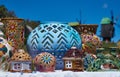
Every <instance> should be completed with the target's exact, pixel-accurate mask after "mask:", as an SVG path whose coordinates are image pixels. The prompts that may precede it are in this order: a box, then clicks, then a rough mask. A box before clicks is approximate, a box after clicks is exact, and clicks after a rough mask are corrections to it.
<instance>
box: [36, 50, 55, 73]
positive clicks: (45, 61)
mask: <svg viewBox="0 0 120 77" xmlns="http://www.w3.org/2000/svg"><path fill="white" fill-rule="evenodd" d="M34 63H35V66H36V70H37V71H40V72H53V71H54V70H55V65H56V58H55V57H54V56H53V55H51V54H50V53H48V52H42V53H41V54H38V55H37V56H36V57H35V59H34Z"/></svg>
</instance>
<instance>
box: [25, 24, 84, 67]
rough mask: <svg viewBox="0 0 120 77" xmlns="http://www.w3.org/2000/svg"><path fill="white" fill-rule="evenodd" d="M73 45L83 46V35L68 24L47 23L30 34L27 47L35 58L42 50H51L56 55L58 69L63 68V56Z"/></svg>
mask: <svg viewBox="0 0 120 77" xmlns="http://www.w3.org/2000/svg"><path fill="white" fill-rule="evenodd" d="M72 46H75V47H77V48H78V49H80V48H81V46H82V45H81V37H80V35H79V34H78V32H77V31H76V30H75V29H73V28H72V27H70V26H69V25H68V24H61V23H45V24H40V25H39V26H38V27H36V28H35V29H34V30H33V31H32V32H31V33H30V35H29V37H28V40H27V49H28V51H29V54H30V55H31V56H32V57H33V58H34V57H35V56H36V55H37V54H40V53H41V52H43V51H44V52H49V53H51V54H52V55H54V56H55V57H56V62H57V63H56V69H63V65H64V64H63V60H62V58H63V56H64V54H65V53H66V51H67V50H68V49H70V48H71V47H72Z"/></svg>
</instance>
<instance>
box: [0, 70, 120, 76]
mask: <svg viewBox="0 0 120 77" xmlns="http://www.w3.org/2000/svg"><path fill="white" fill-rule="evenodd" d="M0 77H120V72H119V71H117V72H112V71H109V72H71V71H63V72H62V71H56V72H48V73H45V72H42V73H41V72H36V73H10V72H0Z"/></svg>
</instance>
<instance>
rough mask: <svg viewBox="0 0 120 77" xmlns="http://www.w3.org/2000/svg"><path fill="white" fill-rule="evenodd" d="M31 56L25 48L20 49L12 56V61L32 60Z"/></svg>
mask: <svg viewBox="0 0 120 77" xmlns="http://www.w3.org/2000/svg"><path fill="white" fill-rule="evenodd" d="M31 59H32V58H31V57H30V55H29V54H28V53H26V52H25V51H24V50H23V49H20V50H18V51H17V52H15V53H14V54H13V56H12V57H11V61H31Z"/></svg>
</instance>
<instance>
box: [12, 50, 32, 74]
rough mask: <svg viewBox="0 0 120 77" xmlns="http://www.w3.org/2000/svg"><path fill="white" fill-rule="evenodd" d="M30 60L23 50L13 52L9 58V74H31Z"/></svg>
mask: <svg viewBox="0 0 120 77" xmlns="http://www.w3.org/2000/svg"><path fill="white" fill-rule="evenodd" d="M31 64H32V59H31V57H30V56H29V54H28V53H26V52H25V51H24V50H23V49H20V50H18V52H15V53H14V54H13V56H12V57H11V61H10V71H11V72H27V73H30V72H32V70H31Z"/></svg>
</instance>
